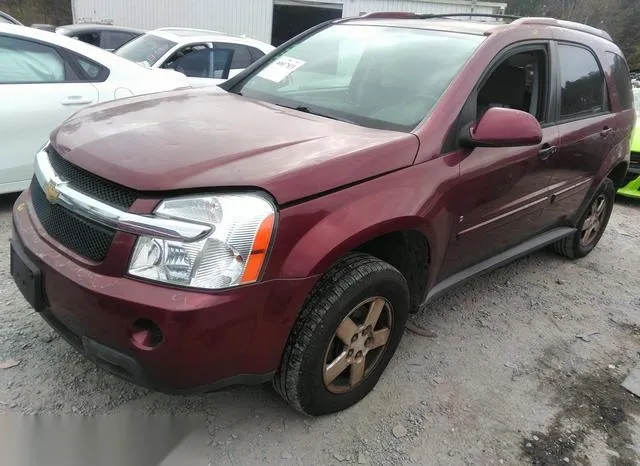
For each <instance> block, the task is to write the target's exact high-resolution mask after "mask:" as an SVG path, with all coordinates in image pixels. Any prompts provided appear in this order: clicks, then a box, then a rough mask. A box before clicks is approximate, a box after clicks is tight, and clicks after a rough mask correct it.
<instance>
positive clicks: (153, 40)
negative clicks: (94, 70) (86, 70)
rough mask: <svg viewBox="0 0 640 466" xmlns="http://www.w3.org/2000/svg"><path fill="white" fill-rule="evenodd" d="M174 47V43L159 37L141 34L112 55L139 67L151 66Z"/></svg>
mask: <svg viewBox="0 0 640 466" xmlns="http://www.w3.org/2000/svg"><path fill="white" fill-rule="evenodd" d="M175 45H176V43H175V42H173V41H170V40H167V39H164V38H162V37H160V36H156V35H153V34H143V35H141V36H139V37H136V38H135V39H133V40H132V41H130V42H127V43H126V44H124V45H123V46H122V47H120V48H119V49H118V50H116V51H115V52H114V53H115V54H116V55H118V56H120V57H122V58H126V59H127V60H131V61H133V62H136V63H140V64H141V65H145V66H153V65H154V64H155V63H156V62H157V61H158V60H160V59H161V58H162V57H163V56H164V54H165V53H167V52H168V51H169V50H171V49H172V48H173V47H175Z"/></svg>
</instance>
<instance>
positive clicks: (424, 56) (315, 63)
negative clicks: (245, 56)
mask: <svg viewBox="0 0 640 466" xmlns="http://www.w3.org/2000/svg"><path fill="white" fill-rule="evenodd" d="M482 41H483V37H482V36H474V35H467V34H458V33H448V32H437V31H429V30H422V29H409V28H397V27H386V26H385V27H381V26H368V25H335V26H332V27H329V28H326V29H323V30H321V31H320V32H318V33H316V34H314V35H313V36H311V37H309V38H307V39H304V40H303V41H301V42H298V43H296V44H294V45H293V46H291V47H290V48H288V49H287V50H285V51H284V52H282V53H280V54H278V55H277V56H275V57H274V58H273V59H271V60H270V61H269V62H268V63H267V64H266V65H265V66H263V67H261V68H260V69H258V70H257V71H256V72H255V73H254V74H253V76H251V77H250V78H248V80H246V81H245V82H244V84H241V85H239V86H236V87H235V88H233V89H231V91H232V92H237V93H240V94H242V95H244V96H246V97H250V98H255V99H257V100H263V101H266V102H269V103H273V104H277V105H282V106H286V107H291V108H296V109H297V110H301V111H305V112H309V113H316V114H321V115H323V116H327V117H329V118H334V119H338V120H344V121H349V122H352V123H355V124H359V125H361V126H368V127H372V128H379V129H390V130H396V131H411V130H412V129H414V128H415V127H416V126H417V125H418V124H419V123H420V122H421V121H422V120H423V119H424V118H425V117H426V116H427V115H428V114H429V113H430V111H431V109H432V108H433V107H434V105H435V104H436V102H437V101H438V100H439V99H440V97H441V96H442V94H443V93H444V91H445V90H446V89H447V87H448V86H449V84H450V83H451V81H452V80H453V78H454V77H455V76H456V74H457V73H458V71H459V70H460V68H461V67H462V66H463V65H464V63H465V62H466V61H467V59H468V58H469V57H470V56H471V54H472V53H473V51H474V50H475V49H476V48H477V47H478V45H479V44H480V43H481V42H482Z"/></svg>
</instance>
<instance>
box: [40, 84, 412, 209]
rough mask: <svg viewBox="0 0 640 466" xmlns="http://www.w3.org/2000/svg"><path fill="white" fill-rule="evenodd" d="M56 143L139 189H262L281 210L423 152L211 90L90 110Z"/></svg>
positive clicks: (398, 137) (385, 136)
mask: <svg viewBox="0 0 640 466" xmlns="http://www.w3.org/2000/svg"><path fill="white" fill-rule="evenodd" d="M51 140H52V144H53V146H54V147H55V148H56V149H57V150H58V152H60V154H61V155H62V156H63V157H64V158H66V159H67V160H69V161H70V162H71V163H73V164H75V165H77V166H79V167H82V168H84V169H86V170H88V171H90V172H92V173H94V174H96V175H98V176H100V177H102V178H105V179H107V180H111V181H114V182H116V183H119V184H121V185H124V186H127V187H129V188H132V189H135V190H139V191H147V192H149V191H151V192H154V191H167V190H186V189H194V188H210V189H216V190H217V189H220V188H225V187H259V188H262V189H264V190H266V191H268V192H270V193H271V194H272V195H273V196H274V197H275V198H276V199H277V201H278V202H280V203H286V202H291V201H294V200H297V199H301V198H304V197H307V196H312V195H315V194H319V193H323V192H326V191H330V190H333V189H336V188H339V187H342V186H345V185H348V184H351V183H355V182H358V181H361V180H365V179H367V178H371V177H374V176H377V175H380V174H383V173H387V172H390V171H394V170H397V169H400V168H402V167H406V166H409V165H411V164H412V163H413V161H414V159H415V156H416V153H417V150H418V145H419V144H418V139H417V137H416V136H415V135H413V134H406V133H397V132H392V131H382V130H374V129H368V128H363V127H360V126H356V125H352V124H349V123H343V122H339V121H335V120H330V119H327V118H323V117H318V116H315V115H310V114H305V113H302V112H298V111H295V110H289V109H285V108H282V107H278V106H274V105H271V104H267V103H264V102H259V101H254V100H250V99H247V98H244V97H241V96H238V95H235V94H229V93H226V92H225V91H223V90H221V89H219V88H211V87H208V88H201V89H189V90H181V91H175V92H168V93H160V94H152V95H146V96H139V97H132V98H128V99H124V100H120V101H118V102H110V103H106V104H101V105H98V106H95V107H92V108H88V109H86V110H82V111H80V112H78V113H77V114H76V115H74V116H73V117H72V118H71V119H69V120H67V121H66V122H65V123H64V124H63V125H62V126H61V127H60V128H58V129H57V130H56V131H55V132H54V133H53V134H52V138H51Z"/></svg>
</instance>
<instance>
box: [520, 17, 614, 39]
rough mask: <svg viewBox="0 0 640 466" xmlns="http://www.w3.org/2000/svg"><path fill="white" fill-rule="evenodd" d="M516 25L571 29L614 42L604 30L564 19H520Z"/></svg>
mask: <svg viewBox="0 0 640 466" xmlns="http://www.w3.org/2000/svg"><path fill="white" fill-rule="evenodd" d="M514 24H516V25H518V24H523V25H524V24H529V25H539V26H557V27H561V28H566V29H571V30H573V31H580V32H585V33H587V34H591V35H593V36H598V37H601V38H602V39H606V40H608V41H610V42H613V38H612V37H611V36H610V35H609V33H608V32H606V31H603V30H602V29H598V28H594V27H592V26H588V25H586V24H582V23H576V22H574V21H565V20H562V19H555V18H535V17H532V18H520V19H519V20H517V21H515V22H514Z"/></svg>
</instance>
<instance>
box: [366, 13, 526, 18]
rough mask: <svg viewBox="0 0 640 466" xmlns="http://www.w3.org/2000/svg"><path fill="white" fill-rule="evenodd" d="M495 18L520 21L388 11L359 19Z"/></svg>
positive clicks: (494, 15)
mask: <svg viewBox="0 0 640 466" xmlns="http://www.w3.org/2000/svg"><path fill="white" fill-rule="evenodd" d="M456 17H460V18H496V19H510V20H516V19H521V17H520V16H513V15H497V14H489V13H486V14H485V13H449V14H446V13H440V14H430V13H427V14H418V13H410V12H403V11H395V12H394V11H389V12H376V13H369V14H366V15H363V16H360V18H367V19H371V18H374V19H375V18H380V19H437V18H456Z"/></svg>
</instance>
